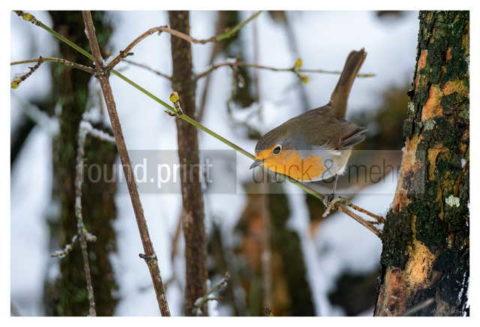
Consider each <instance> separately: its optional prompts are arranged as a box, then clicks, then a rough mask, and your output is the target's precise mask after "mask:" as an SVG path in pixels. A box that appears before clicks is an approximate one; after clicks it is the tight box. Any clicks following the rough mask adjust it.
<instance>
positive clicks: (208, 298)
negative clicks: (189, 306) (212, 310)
mask: <svg viewBox="0 0 480 327" xmlns="http://www.w3.org/2000/svg"><path fill="white" fill-rule="evenodd" d="M229 281H230V274H229V273H228V272H226V273H225V276H224V277H223V278H222V280H221V281H219V282H218V283H217V284H215V285H214V286H213V287H212V288H211V289H210V290H209V291H208V292H207V293H206V294H205V295H204V296H202V297H199V298H198V299H197V300H196V301H195V303H194V310H195V312H194V314H195V315H196V316H200V315H201V314H202V311H201V310H202V307H203V306H204V304H205V303H207V302H208V301H218V300H219V299H220V298H219V297H218V296H213V297H212V296H211V295H212V294H213V293H215V292H220V291H221V290H223V289H224V288H225V287H227V285H228V282H229Z"/></svg>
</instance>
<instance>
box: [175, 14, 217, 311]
mask: <svg viewBox="0 0 480 327" xmlns="http://www.w3.org/2000/svg"><path fill="white" fill-rule="evenodd" d="M169 20H170V26H171V27H172V28H173V29H175V30H177V31H180V32H184V33H186V34H190V16H189V13H188V11H170V12H169ZM171 48H172V63H173V74H172V87H173V90H175V91H176V92H178V94H179V96H180V102H181V105H182V109H183V111H184V112H185V114H187V115H188V116H190V117H194V116H195V88H196V85H195V80H194V74H193V69H192V48H191V44H190V43H189V42H187V41H185V40H182V39H180V38H176V37H172V38H171ZM176 124H177V140H178V157H179V161H180V164H181V168H180V169H181V174H180V175H181V184H182V199H183V209H184V212H185V214H184V215H183V223H182V227H183V233H184V236H185V260H186V286H185V314H187V315H191V314H193V309H194V303H195V300H196V299H198V298H199V297H201V296H204V295H205V294H206V293H207V278H208V271H207V250H206V236H205V222H204V220H205V213H204V207H203V197H202V190H201V183H200V171H199V161H200V160H199V151H198V135H197V130H196V128H195V127H193V126H191V125H189V124H187V123H186V122H184V121H182V120H180V119H177V121H176ZM202 314H203V315H208V311H207V306H206V305H204V307H203V308H202Z"/></svg>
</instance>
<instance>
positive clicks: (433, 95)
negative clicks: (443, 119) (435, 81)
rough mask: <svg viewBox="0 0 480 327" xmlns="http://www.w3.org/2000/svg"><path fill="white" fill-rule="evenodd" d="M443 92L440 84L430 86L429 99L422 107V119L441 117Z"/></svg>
mask: <svg viewBox="0 0 480 327" xmlns="http://www.w3.org/2000/svg"><path fill="white" fill-rule="evenodd" d="M442 96H443V92H442V90H441V89H440V87H439V86H438V85H432V86H430V90H429V92H428V99H427V101H426V102H425V104H424V105H423V108H422V121H426V120H430V119H433V118H435V117H439V116H441V115H442V114H443V108H442V106H441V105H440V100H441V99H442Z"/></svg>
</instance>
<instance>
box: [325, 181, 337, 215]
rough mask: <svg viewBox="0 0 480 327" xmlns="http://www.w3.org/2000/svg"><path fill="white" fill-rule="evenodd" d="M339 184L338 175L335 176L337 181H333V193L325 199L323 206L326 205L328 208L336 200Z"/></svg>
mask: <svg viewBox="0 0 480 327" xmlns="http://www.w3.org/2000/svg"><path fill="white" fill-rule="evenodd" d="M337 182H338V175H335V180H334V181H333V188H332V193H330V194H329V195H327V196H326V197H325V198H324V199H323V204H324V205H325V207H328V206H329V205H330V203H331V202H332V201H333V200H334V199H335V192H336V191H337Z"/></svg>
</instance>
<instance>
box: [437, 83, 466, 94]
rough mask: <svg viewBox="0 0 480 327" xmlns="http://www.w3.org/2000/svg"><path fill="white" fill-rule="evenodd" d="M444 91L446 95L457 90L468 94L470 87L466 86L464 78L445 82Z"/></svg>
mask: <svg viewBox="0 0 480 327" xmlns="http://www.w3.org/2000/svg"><path fill="white" fill-rule="evenodd" d="M442 91H443V94H444V95H450V94H452V93H455V92H457V93H458V94H460V95H464V96H467V95H468V88H467V87H466V86H465V83H464V82H463V80H459V79H456V80H453V81H448V82H447V83H445V85H444V86H443V89H442Z"/></svg>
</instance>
